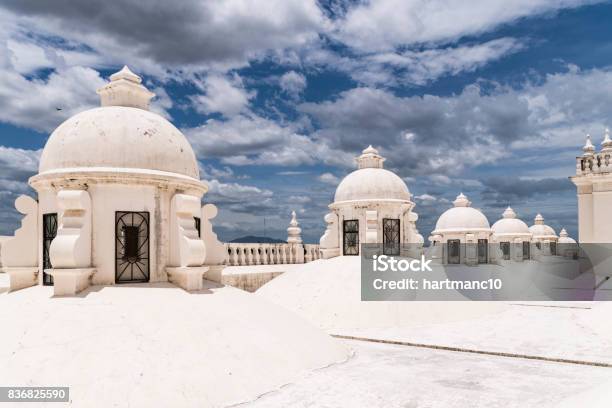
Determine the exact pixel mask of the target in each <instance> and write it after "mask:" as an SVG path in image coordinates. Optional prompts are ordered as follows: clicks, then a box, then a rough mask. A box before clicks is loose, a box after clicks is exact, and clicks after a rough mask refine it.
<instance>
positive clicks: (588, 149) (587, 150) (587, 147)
mask: <svg viewBox="0 0 612 408" xmlns="http://www.w3.org/2000/svg"><path fill="white" fill-rule="evenodd" d="M582 151H583V152H584V154H583V156H593V153H595V146H593V142H592V141H591V135H589V134H588V133H587V135H586V143H585V144H584V147H583V148H582Z"/></svg>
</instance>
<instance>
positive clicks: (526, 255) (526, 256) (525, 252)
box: [523, 241, 531, 259]
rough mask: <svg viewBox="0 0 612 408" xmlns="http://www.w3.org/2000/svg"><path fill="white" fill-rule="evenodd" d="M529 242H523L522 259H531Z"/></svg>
mask: <svg viewBox="0 0 612 408" xmlns="http://www.w3.org/2000/svg"><path fill="white" fill-rule="evenodd" d="M529 245H530V244H529V242H528V241H523V259H529V258H531V254H530V252H531V251H530V249H531V248H530V247H529Z"/></svg>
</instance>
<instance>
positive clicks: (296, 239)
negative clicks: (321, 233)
mask: <svg viewBox="0 0 612 408" xmlns="http://www.w3.org/2000/svg"><path fill="white" fill-rule="evenodd" d="M299 225H300V224H299V223H298V220H297V216H296V214H295V211H291V221H290V222H289V228H287V243H289V244H301V243H302V236H301V235H300V234H301V233H302V229H301V228H300V227H299Z"/></svg>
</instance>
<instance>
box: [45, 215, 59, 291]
mask: <svg viewBox="0 0 612 408" xmlns="http://www.w3.org/2000/svg"><path fill="white" fill-rule="evenodd" d="M56 235H57V213H53V214H44V215H43V285H53V276H51V275H49V274H48V273H45V269H51V268H53V266H52V265H51V257H50V256H49V248H50V247H51V241H53V239H54V238H55V237H56Z"/></svg>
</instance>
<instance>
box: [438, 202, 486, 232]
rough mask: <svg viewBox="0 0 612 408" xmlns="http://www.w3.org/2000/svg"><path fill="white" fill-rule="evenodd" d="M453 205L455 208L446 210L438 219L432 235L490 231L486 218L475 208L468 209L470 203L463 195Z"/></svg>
mask: <svg viewBox="0 0 612 408" xmlns="http://www.w3.org/2000/svg"><path fill="white" fill-rule="evenodd" d="M453 203H454V204H455V206H454V207H453V208H451V209H448V210H446V211H445V212H444V213H442V215H441V216H440V218H438V222H436V229H435V230H434V231H433V232H432V235H435V234H439V233H440V232H445V231H458V232H459V231H474V230H483V229H485V230H489V229H491V226H490V225H489V220H487V217H485V215H484V214H483V213H482V212H480V211H479V210H477V209H476V208H472V207H470V205H471V204H472V203H471V202H470V201H469V200H468V199H467V197H466V196H465V195H463V194H459V195H458V196H457V199H456V200H455V201H454V202H453Z"/></svg>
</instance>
